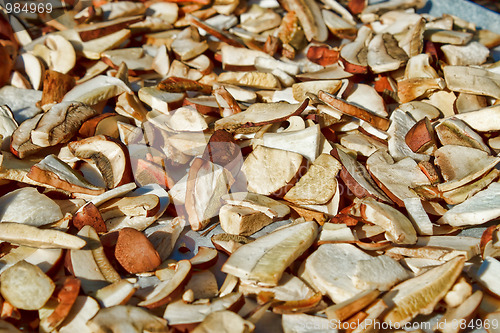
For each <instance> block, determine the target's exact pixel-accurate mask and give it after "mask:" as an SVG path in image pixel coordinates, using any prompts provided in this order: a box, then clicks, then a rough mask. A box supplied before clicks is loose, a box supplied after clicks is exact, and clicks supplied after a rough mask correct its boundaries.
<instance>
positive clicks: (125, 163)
mask: <svg viewBox="0 0 500 333" xmlns="http://www.w3.org/2000/svg"><path fill="white" fill-rule="evenodd" d="M68 147H69V149H70V151H71V153H72V154H73V155H75V156H76V157H78V158H81V159H84V160H87V161H92V163H94V164H95V165H96V166H97V168H98V169H99V171H100V172H101V174H102V176H103V177H104V180H105V182H106V186H107V187H108V188H115V187H117V186H120V185H123V184H126V183H129V182H130V181H131V180H132V171H131V166H130V158H129V155H128V150H127V148H126V147H125V146H124V145H123V144H122V143H121V142H119V141H117V140H115V139H112V138H110V137H106V136H104V135H98V136H93V137H90V138H87V139H83V140H80V141H74V142H71V143H70V144H69V145H68Z"/></svg>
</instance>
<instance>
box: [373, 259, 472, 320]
mask: <svg viewBox="0 0 500 333" xmlns="http://www.w3.org/2000/svg"><path fill="white" fill-rule="evenodd" d="M464 261H465V260H464V258H463V257H457V258H454V259H451V260H450V261H448V262H446V263H444V264H442V265H440V266H437V267H435V268H432V269H430V270H428V271H427V272H425V273H423V274H421V275H418V276H417V277H414V278H411V279H408V280H406V281H404V282H402V283H400V284H398V285H396V286H395V287H394V288H392V289H391V290H390V291H389V292H388V293H387V294H386V295H385V296H384V297H383V300H384V301H385V302H386V304H389V307H390V310H389V311H388V312H387V313H386V314H385V315H384V317H383V320H384V322H386V323H388V324H390V325H396V324H400V325H404V324H405V323H408V322H409V321H411V320H412V319H413V318H415V317H416V316H417V315H418V314H430V313H432V311H433V310H434V307H435V306H436V304H437V303H438V302H439V301H440V300H441V299H442V298H443V297H444V296H445V295H446V293H447V292H448V290H449V289H450V288H451V287H452V286H453V284H454V283H455V280H456V279H457V278H458V276H459V275H460V273H461V271H462V268H463V265H464Z"/></svg>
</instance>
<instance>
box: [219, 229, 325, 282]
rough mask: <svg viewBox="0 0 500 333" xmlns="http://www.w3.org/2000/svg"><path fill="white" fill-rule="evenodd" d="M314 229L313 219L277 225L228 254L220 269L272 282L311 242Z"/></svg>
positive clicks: (315, 231) (252, 278) (314, 236)
mask: <svg viewBox="0 0 500 333" xmlns="http://www.w3.org/2000/svg"><path fill="white" fill-rule="evenodd" d="M317 232H318V227H317V226H316V223H315V222H303V223H299V224H292V225H289V226H287V227H285V228H282V229H278V230H276V231H274V232H273V233H270V234H268V235H266V236H263V237H260V238H258V239H257V240H255V241H253V242H251V243H248V244H245V245H243V246H241V247H240V248H239V249H237V250H236V251H235V252H234V253H233V254H231V256H230V257H229V259H228V260H227V261H226V263H225V264H224V266H223V267H222V271H223V272H224V273H228V274H232V275H234V276H237V277H239V278H240V279H243V280H250V281H255V282H259V283H262V284H264V285H271V286H273V285H274V286H275V285H277V284H278V282H279V280H280V278H281V275H282V274H283V272H284V271H285V269H286V268H287V267H288V266H289V265H290V264H291V263H292V262H293V261H294V260H295V259H296V258H298V257H299V256H300V255H301V254H302V253H304V251H305V250H306V249H307V248H308V247H309V246H310V245H311V244H312V243H313V241H314V240H315V238H316V235H317ZM243 258H245V259H244V260H243Z"/></svg>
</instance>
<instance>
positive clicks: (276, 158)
mask: <svg viewBox="0 0 500 333" xmlns="http://www.w3.org/2000/svg"><path fill="white" fill-rule="evenodd" d="M304 165H305V158H304V157H303V156H302V155H300V154H298V153H295V152H289V151H286V150H281V149H273V148H267V147H264V146H258V147H257V148H256V149H255V150H254V151H253V152H252V153H251V154H250V155H249V156H247V158H246V160H245V162H244V163H243V166H242V167H241V172H242V173H243V175H244V176H245V177H246V181H247V189H248V191H250V192H254V193H258V194H263V195H269V194H272V195H274V196H277V197H280V196H283V195H285V193H286V192H288V190H289V189H290V188H291V187H292V186H293V184H294V183H295V182H296V180H297V178H298V177H299V176H300V172H301V170H302V169H303V168H304Z"/></svg>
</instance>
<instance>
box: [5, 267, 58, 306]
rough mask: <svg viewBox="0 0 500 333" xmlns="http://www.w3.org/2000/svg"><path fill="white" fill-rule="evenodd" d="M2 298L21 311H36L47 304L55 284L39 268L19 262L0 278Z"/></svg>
mask: <svg viewBox="0 0 500 333" xmlns="http://www.w3.org/2000/svg"><path fill="white" fill-rule="evenodd" d="M0 283H1V287H0V292H1V293H2V297H3V298H4V299H5V300H7V301H8V302H9V303H10V304H12V306H14V307H16V308H18V309H22V310H38V309H40V308H41V307H43V306H44V305H45V303H47V301H48V300H49V298H50V296H52V292H53V291H54V289H55V284H54V282H53V281H52V280H51V278H49V277H48V276H47V275H45V274H44V273H43V272H42V270H41V269H40V268H38V267H37V266H35V265H32V264H29V263H27V262H26V261H24V260H23V261H20V262H18V263H17V264H15V265H14V266H12V267H10V268H8V269H7V270H6V271H5V272H3V273H2V275H1V276H0Z"/></svg>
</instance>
